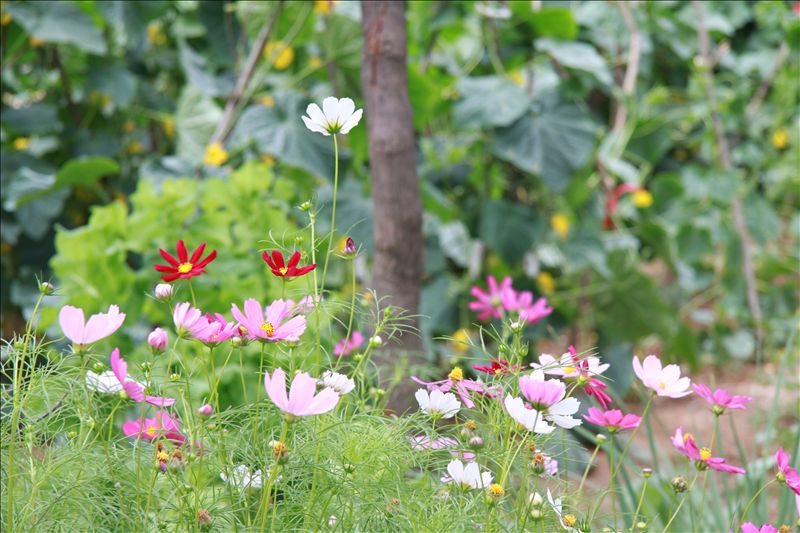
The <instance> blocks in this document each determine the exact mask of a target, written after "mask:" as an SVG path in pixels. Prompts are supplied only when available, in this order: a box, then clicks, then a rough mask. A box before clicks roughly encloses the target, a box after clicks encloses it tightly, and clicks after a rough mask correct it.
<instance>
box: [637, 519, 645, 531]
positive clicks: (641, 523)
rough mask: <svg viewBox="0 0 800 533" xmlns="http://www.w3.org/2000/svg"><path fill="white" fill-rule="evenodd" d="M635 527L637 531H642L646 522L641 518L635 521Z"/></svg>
mask: <svg viewBox="0 0 800 533" xmlns="http://www.w3.org/2000/svg"><path fill="white" fill-rule="evenodd" d="M636 529H638V530H639V531H644V530H645V529H647V522H643V521H641V520H640V521H639V522H636Z"/></svg>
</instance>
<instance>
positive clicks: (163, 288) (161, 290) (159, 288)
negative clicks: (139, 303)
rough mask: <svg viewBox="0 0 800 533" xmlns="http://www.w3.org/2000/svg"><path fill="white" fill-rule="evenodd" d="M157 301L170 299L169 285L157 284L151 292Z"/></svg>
mask: <svg viewBox="0 0 800 533" xmlns="http://www.w3.org/2000/svg"><path fill="white" fill-rule="evenodd" d="M153 293H154V294H155V296H156V298H158V299H159V300H169V299H170V298H172V285H170V284H169V283H159V284H158V285H156V288H155V290H154V291H153Z"/></svg>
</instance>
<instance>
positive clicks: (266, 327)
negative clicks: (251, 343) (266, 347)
mask: <svg viewBox="0 0 800 533" xmlns="http://www.w3.org/2000/svg"><path fill="white" fill-rule="evenodd" d="M261 331H263V332H264V333H266V334H267V337H272V336H273V335H275V326H273V325H272V324H270V323H269V322H264V323H263V324H261Z"/></svg>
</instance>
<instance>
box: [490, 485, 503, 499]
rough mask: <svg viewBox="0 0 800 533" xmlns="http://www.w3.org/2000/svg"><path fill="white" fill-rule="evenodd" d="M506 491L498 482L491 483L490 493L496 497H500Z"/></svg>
mask: <svg viewBox="0 0 800 533" xmlns="http://www.w3.org/2000/svg"><path fill="white" fill-rule="evenodd" d="M505 493H506V491H505V490H503V487H502V486H501V485H498V484H497V483H492V484H491V485H489V494H491V495H492V496H494V497H495V498H499V497H500V496H502V495H503V494H505Z"/></svg>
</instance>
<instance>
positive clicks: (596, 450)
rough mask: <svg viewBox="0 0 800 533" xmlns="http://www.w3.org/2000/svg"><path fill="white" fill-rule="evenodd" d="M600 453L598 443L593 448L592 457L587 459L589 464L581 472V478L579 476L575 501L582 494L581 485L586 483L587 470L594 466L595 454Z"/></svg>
mask: <svg viewBox="0 0 800 533" xmlns="http://www.w3.org/2000/svg"><path fill="white" fill-rule="evenodd" d="M599 451H600V443H597V445H596V446H595V447H594V451H593V452H592V456H591V457H590V458H589V462H588V463H586V468H584V470H583V476H581V482H580V484H579V485H578V495H577V499H578V500H580V498H581V494H583V485H584V483H586V478H587V477H588V476H589V470H590V469H591V468H592V465H593V464H594V460H595V457H597V452H599Z"/></svg>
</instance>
